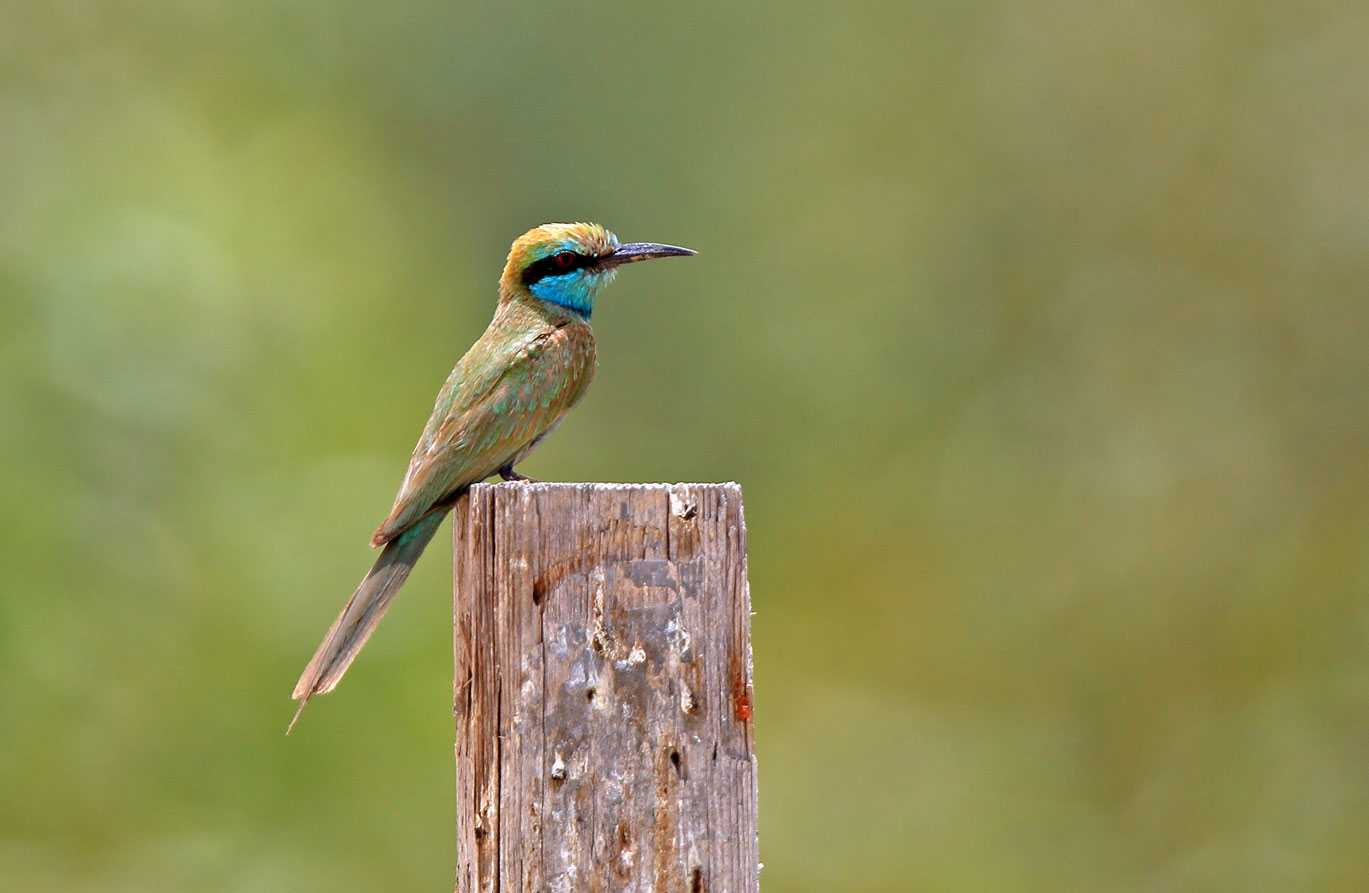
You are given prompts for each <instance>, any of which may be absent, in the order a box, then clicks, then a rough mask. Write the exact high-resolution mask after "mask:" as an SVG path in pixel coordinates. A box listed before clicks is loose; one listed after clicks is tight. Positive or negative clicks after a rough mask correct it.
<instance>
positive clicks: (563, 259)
mask: <svg viewBox="0 0 1369 893" xmlns="http://www.w3.org/2000/svg"><path fill="white" fill-rule="evenodd" d="M556 266H558V267H560V268H561V269H563V270H569V269H570V268H571V267H573V266H575V252H573V251H562V252H561V253H560V254H558V255H556Z"/></svg>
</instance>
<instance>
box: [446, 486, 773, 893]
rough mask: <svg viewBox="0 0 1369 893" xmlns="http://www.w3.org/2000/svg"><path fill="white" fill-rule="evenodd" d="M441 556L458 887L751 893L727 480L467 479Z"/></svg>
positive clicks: (740, 589) (738, 602)
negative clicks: (447, 576)
mask: <svg viewBox="0 0 1369 893" xmlns="http://www.w3.org/2000/svg"><path fill="white" fill-rule="evenodd" d="M452 517H453V519H454V523H453V528H454V529H453V536H454V543H455V556H456V595H455V617H454V620H455V652H456V678H455V686H456V703H455V713H456V717H457V721H456V726H457V737H456V789H457V840H458V844H457V859H458V869H457V872H458V873H457V885H456V889H457V891H458V893H477V891H480V893H493V891H499V893H522V891H553V893H562V891H565V893H571V891H582V890H584V891H604V893H610V891H614V893H616V891H624V893H629V891H648V890H650V891H656V893H676V891H683V893H699V891H713V893H754V891H756V890H758V889H759V881H758V877H757V875H758V869H759V866H758V863H757V844H756V764H755V749H754V733H753V728H752V723H751V613H750V598H749V595H748V592H747V585H746V528H745V526H744V524H743V522H742V499H741V489H740V488H739V487H738V486H737V485H736V484H675V485H667V484H522V483H515V484H498V485H487V484H478V485H476V486H474V487H472V488H471V490H470V492H469V493H468V494H467V495H466V496H464V497H462V498H461V500H460V501H459V502H458V503H457V504H456V508H455V511H454V512H453V513H452Z"/></svg>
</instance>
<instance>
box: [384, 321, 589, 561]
mask: <svg viewBox="0 0 1369 893" xmlns="http://www.w3.org/2000/svg"><path fill="white" fill-rule="evenodd" d="M593 370H594V338H593V335H592V334H590V332H589V327H588V326H584V325H581V324H574V323H572V324H570V325H566V326H561V327H559V328H553V327H548V328H546V329H542V330H539V331H537V332H534V333H531V334H530V335H528V336H527V337H525V338H523V339H521V340H519V341H517V342H514V343H512V344H505V345H503V346H497V347H493V348H490V347H486V346H483V345H481V344H479V343H477V345H475V346H474V347H472V348H471V350H470V351H469V352H468V353H467V354H466V356H464V357H462V358H461V361H460V362H459V363H457V366H456V368H455V369H453V370H452V374H451V376H450V377H449V378H448V379H447V383H446V385H444V386H443V388H442V392H441V393H440V394H438V398H437V405H436V406H435V407H434V409H433V415H432V417H431V418H430V419H429V420H428V425H427V427H426V428H425V429H424V431H423V436H422V437H420V438H419V441H418V445H417V446H416V447H415V448H414V454H413V457H412V458H411V459H410V460H409V470H408V471H407V472H406V473H405V475H404V482H403V484H401V485H400V488H399V495H398V496H396V497H395V504H394V508H392V509H391V510H390V516H389V517H388V518H386V519H385V523H383V524H381V525H380V528H379V529H377V530H376V532H375V536H373V537H372V538H371V544H372V545H373V546H379V545H383V544H384V543H387V542H389V541H390V540H392V539H394V538H395V537H396V536H398V535H399V534H401V533H403V532H404V531H405V530H406V529H407V528H408V527H410V526H411V525H412V524H414V522H416V521H418V520H419V519H420V518H422V517H423V516H424V515H426V514H427V513H428V512H429V511H431V510H432V509H433V507H434V506H435V505H437V504H438V503H440V502H442V501H444V500H445V499H447V498H448V497H449V496H451V495H453V494H454V493H456V492H459V491H460V490H461V488H463V487H465V486H468V485H470V484H473V483H475V482H476V481H480V480H484V479H485V478H487V477H489V476H490V475H492V474H494V473H495V472H496V471H498V470H499V469H500V468H501V467H503V466H504V465H505V464H506V463H507V462H509V461H511V460H512V459H513V458H514V457H515V456H517V455H518V454H519V452H521V451H522V450H523V448H524V447H526V446H527V445H528V444H530V443H532V441H534V440H536V439H537V438H538V437H540V436H541V435H543V434H545V433H546V432H547V431H548V430H550V429H551V427H552V426H553V425H555V424H556V422H557V421H558V420H559V419H560V418H561V416H563V415H564V414H565V413H566V410H568V409H570V408H571V407H572V406H574V405H575V402H576V401H577V400H579V399H580V396H581V395H582V394H583V393H584V391H585V388H586V386H587V385H588V384H589V379H590V376H591V375H592V374H593Z"/></svg>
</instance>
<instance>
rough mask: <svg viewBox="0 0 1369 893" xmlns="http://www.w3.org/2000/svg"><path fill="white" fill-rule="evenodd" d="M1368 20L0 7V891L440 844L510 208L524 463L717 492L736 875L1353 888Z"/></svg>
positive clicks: (1081, 4) (1213, 12) (1133, 6)
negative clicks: (587, 372) (371, 592)
mask: <svg viewBox="0 0 1369 893" xmlns="http://www.w3.org/2000/svg"><path fill="white" fill-rule="evenodd" d="M1366 46H1369V10H1366V7H1365V5H1364V3H1363V2H1362V0H1345V2H1334V0H1330V2H1311V3H1294V2H1265V3H1248V2H1235V0H1231V2H1206V3H1185V2H1166V0H1121V2H1118V3H1102V4H1100V3H1095V2H1085V0H1048V2H1043V3H1016V2H1010V0H978V2H968V3H960V2H949V0H945V2H935V3H933V2H920V3H885V4H858V5H853V6H849V7H845V8H842V7H841V5H839V4H821V3H808V4H759V5H737V4H734V3H702V4H681V5H659V6H656V7H646V6H641V5H638V4H630V3H611V4H584V5H558V4H551V3H532V4H518V5H517V6H516V7H515V6H512V5H508V4H480V5H467V4H457V3H416V2H411V0H400V2H393V3H388V4H381V3H352V2H324V0H299V2H293V3H288V4H287V3H278V2H261V0H247V2H242V0H239V2H235V3H229V2H226V0H219V2H207V0H176V2H170V0H162V2H146V0H145V2H141V3H138V4H122V3H90V2H79V0H69V2H61V0H58V2H51V3H41V4H40V3H25V2H19V0H0V466H3V469H4V470H3V474H0V514H2V515H3V519H4V520H3V521H0V542H3V545H0V878H3V886H5V887H6V888H8V889H14V890H25V891H48V890H76V891H95V890H140V891H161V890H166V891H183V890H192V889H193V890H206V891H208V890H214V891H217V890H227V891H266V890H321V889H340V890H341V889H345V890H440V889H449V888H450V886H451V883H452V879H453V876H454V871H455V858H456V857H455V842H454V829H453V823H454V819H453V816H454V806H453V790H452V787H453V780H452V777H453V767H452V750H451V744H452V735H453V728H452V720H451V716H450V702H451V682H450V669H451V631H450V625H449V621H450V601H449V597H450V596H449V585H450V576H451V566H450V559H449V557H448V556H449V552H448V549H447V547H446V545H445V541H446V537H447V534H445V533H443V534H440V535H439V541H438V544H437V545H435V546H434V548H433V549H432V550H431V552H430V554H429V557H428V558H427V559H425V561H424V562H422V563H421V564H420V565H419V569H418V571H417V572H416V573H415V576H414V579H413V580H412V581H411V583H410V584H409V586H408V587H407V588H406V590H405V594H404V596H403V597H402V598H401V599H400V600H399V606H398V607H397V608H396V610H394V611H393V612H392V613H391V615H390V617H389V619H387V621H386V622H385V624H384V628H383V630H382V632H381V635H379V636H377V637H376V639H375V641H374V642H373V643H372V645H371V646H370V647H369V648H368V649H367V652H366V654H365V655H364V657H363V658H362V659H361V660H360V661H359V663H358V665H357V668H356V669H355V670H354V672H353V673H352V674H351V675H349V677H348V679H347V684H346V685H344V686H342V687H341V689H340V690H339V691H338V692H337V693H336V694H334V695H332V696H330V697H329V698H327V699H325V700H323V701H321V702H319V703H318V704H317V705H316V706H314V707H313V708H312V709H311V710H310V711H309V713H308V715H306V716H305V718H304V722H303V723H302V725H301V727H300V728H299V729H298V730H297V732H296V734H295V735H294V736H292V737H291V738H290V739H289V740H287V739H285V738H284V737H283V734H282V733H283V731H284V728H285V724H286V721H287V720H288V719H289V717H290V714H291V712H292V707H293V704H292V702H291V701H290V700H289V697H288V695H289V691H290V688H291V686H292V685H293V683H294V680H295V678H296V676H297V674H298V672H299V670H300V669H301V667H302V666H303V664H304V662H305V661H306V660H307V658H308V657H309V655H310V654H311V653H312V652H313V649H314V647H315V645H316V644H317V641H318V639H319V637H320V636H321V634H322V633H323V631H324V630H325V629H326V627H327V625H328V623H329V622H330V621H331V620H332V618H333V616H334V614H335V612H336V611H337V610H338V609H339V608H340V606H341V605H342V603H343V602H344V601H345V599H346V598H347V596H348V595H349V594H350V593H351V591H352V589H353V587H354V586H355V584H356V582H357V581H358V580H359V579H360V577H361V575H362V573H363V572H364V571H365V569H366V568H367V567H368V566H369V564H370V562H371V560H372V554H371V552H370V550H369V549H368V548H367V547H366V541H367V538H368V536H369V535H370V533H371V530H372V529H373V527H374V526H375V524H376V523H377V522H378V521H379V519H380V518H382V517H383V516H384V514H385V512H386V511H387V510H388V508H389V505H390V500H391V497H392V495H393V493H394V490H395V488H396V486H397V484H398V480H399V477H400V476H401V474H402V471H403V468H404V465H405V462H406V461H407V458H408V454H409V450H410V448H411V447H412V445H413V442H414V440H415V438H416V437H417V435H418V432H419V430H420V428H421V426H422V424H423V421H424V419H425V418H426V417H427V414H428V412H429V410H430V408H431V406H432V399H433V395H434V394H435V392H436V390H437V387H438V385H439V384H440V383H441V381H442V379H443V377H444V376H445V375H446V372H447V370H448V369H449V368H450V366H451V365H452V363H453V362H454V361H455V359H456V358H457V357H458V356H459V355H460V354H461V352H462V351H463V350H464V349H465V348H466V346H467V345H469V343H470V342H471V341H473V340H474V339H475V337H476V336H477V335H478V334H479V333H480V331H481V330H482V329H483V327H484V325H485V322H486V321H487V319H488V317H489V315H490V312H491V309H492V307H493V302H494V295H495V290H494V285H495V280H496V278H497V276H498V273H499V270H500V268H501V266H502V263H503V260H504V255H505V252H506V251H507V247H508V243H509V242H510V241H511V240H512V239H513V238H514V237H515V236H517V235H518V234H519V233H521V232H522V231H523V230H525V229H527V228H528V227H530V226H532V225H534V224H537V223H540V222H543V221H548V220H579V219H589V220H597V221H600V222H603V223H605V224H607V225H608V226H610V227H611V228H612V229H614V230H615V231H616V232H617V233H618V234H619V235H620V236H622V237H623V238H625V239H655V240H661V241H667V242H674V243H677V244H682V245H688V246H691V247H693V248H696V249H698V250H699V257H698V258H697V259H696V260H692V261H690V262H688V263H671V264H660V265H659V266H657V265H652V266H650V267H644V268H639V269H633V270H631V271H629V272H628V273H626V274H625V275H623V276H622V277H620V279H619V281H618V283H617V284H616V285H615V286H614V287H613V288H611V289H610V290H609V291H608V292H607V293H606V294H605V296H604V299H603V300H602V302H601V305H600V308H599V312H598V313H597V314H596V318H595V327H596V330H597V332H598V335H599V341H600V368H599V374H598V377H597V380H596V383H595V386H594V388H593V389H591V391H590V393H589V396H588V397H587V399H586V400H585V402H584V403H583V404H582V406H581V407H580V408H579V409H578V410H577V412H576V413H575V414H574V415H573V416H572V418H571V420H570V421H569V422H568V423H567V424H566V425H564V426H563V427H562V428H561V430H560V431H558V433H557V435H556V437H555V438H553V439H552V440H551V441H550V443H549V445H547V446H545V447H544V448H543V449H542V450H540V451H539V452H538V454H537V455H536V456H535V457H534V458H533V459H532V460H531V461H530V462H529V463H528V464H527V465H526V466H525V467H524V470H525V471H527V472H528V473H530V474H532V475H534V476H536V477H539V478H543V479H550V480H586V481H594V480H607V481H681V480H683V481H688V480H729V479H735V480H738V481H740V482H741V483H742V485H743V487H744V492H745V496H746V507H747V520H748V523H749V526H750V534H751V539H750V543H751V552H750V569H751V585H752V594H753V598H754V603H755V608H756V610H757V612H758V613H757V616H756V617H755V625H754V637H755V659H756V705H757V713H756V730H757V740H758V751H759V759H760V773H761V774H760V780H761V795H762V812H761V849H762V858H763V861H764V862H765V866H766V867H765V869H764V871H763V873H762V878H763V884H764V887H765V889H766V890H767V891H772V893H779V891H806V890H843V891H875V890H967V891H968V890H1007V891H1013V890H1043V891H1046V890H1104V889H1134V890H1259V889H1268V890H1313V889H1317V890H1330V889H1340V890H1362V889H1366V888H1369V820H1367V817H1369V600H1367V599H1366V596H1367V595H1369V463H1366V458H1367V457H1369V331H1367V329H1369V160H1367V159H1369V66H1367V65H1366V64H1365V47H1366Z"/></svg>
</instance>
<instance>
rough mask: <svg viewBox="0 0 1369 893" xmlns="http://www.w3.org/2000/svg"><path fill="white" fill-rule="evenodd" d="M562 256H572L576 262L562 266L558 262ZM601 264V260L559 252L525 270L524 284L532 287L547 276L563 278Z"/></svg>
mask: <svg viewBox="0 0 1369 893" xmlns="http://www.w3.org/2000/svg"><path fill="white" fill-rule="evenodd" d="M562 254H570V255H571V257H572V258H574V261H573V262H572V263H570V264H568V265H566V266H562V265H561V262H560V261H558V260H557V258H558V257H560V256H561V255H562ZM598 262H599V258H597V257H591V256H589V255H585V254H578V253H574V252H565V251H562V252H558V253H557V254H552V255H549V256H547V257H544V258H542V259H541V260H535V261H533V262H532V263H530V264H528V265H527V266H526V267H524V268H523V284H524V285H532V284H533V283H535V282H537V281H538V280H539V279H544V278H546V277H547V276H561V275H564V274H566V273H573V272H575V271H576V270H583V269H584V268H585V267H592V266H594V265H595V264H596V263H598Z"/></svg>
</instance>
